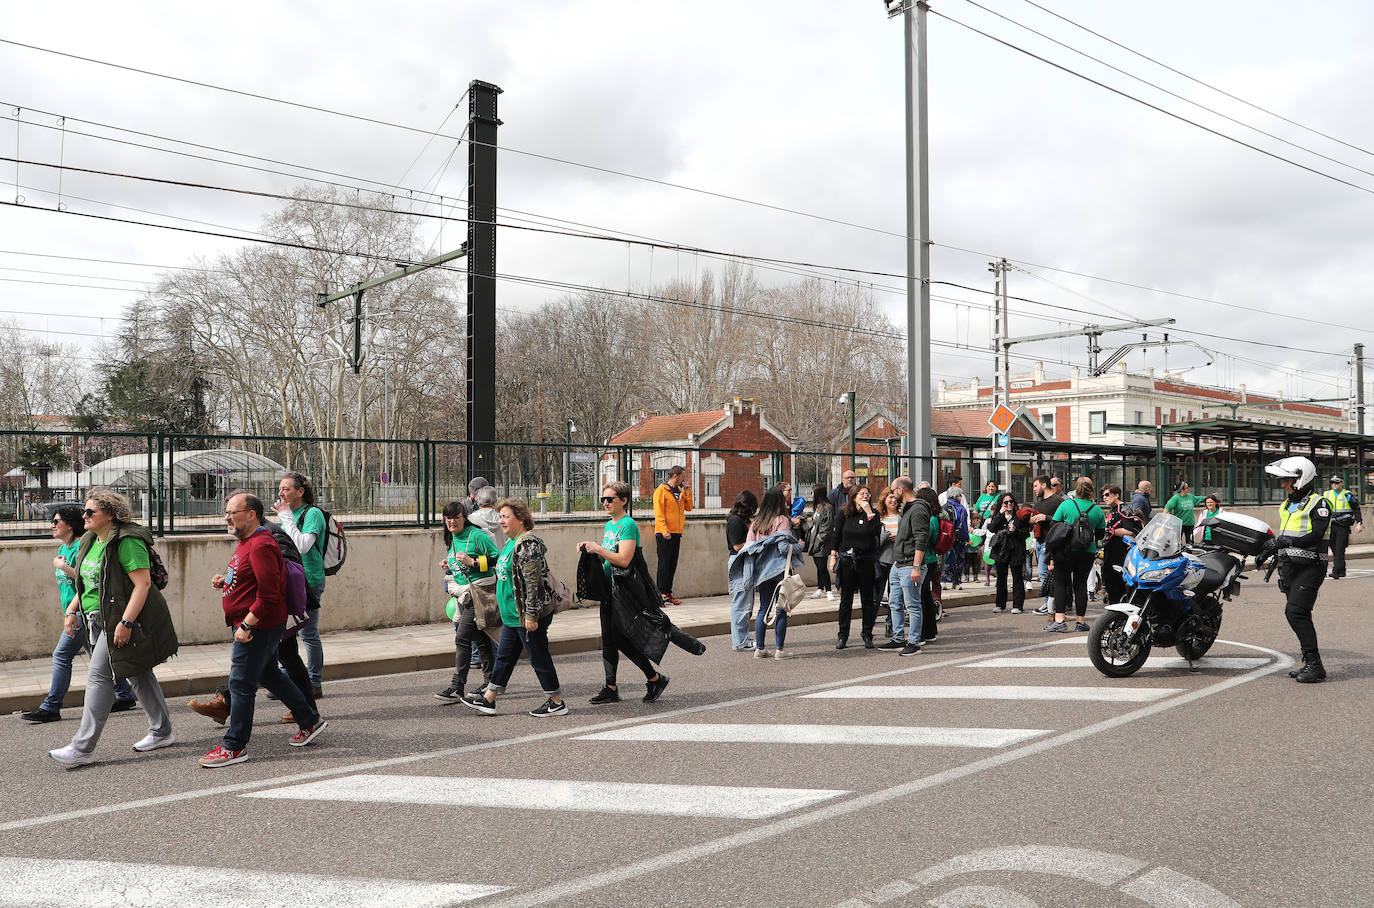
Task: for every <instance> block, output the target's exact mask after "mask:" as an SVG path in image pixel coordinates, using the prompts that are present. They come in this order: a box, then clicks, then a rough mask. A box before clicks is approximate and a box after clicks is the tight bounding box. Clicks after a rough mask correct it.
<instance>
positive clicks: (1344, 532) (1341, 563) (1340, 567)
mask: <svg viewBox="0 0 1374 908" xmlns="http://www.w3.org/2000/svg"><path fill="white" fill-rule="evenodd" d="M1349 544H1350V524H1348V523H1337V522H1336V521H1334V520H1333V521H1331V576H1332V577H1344V576H1345V547H1346V546H1347V545H1349Z"/></svg>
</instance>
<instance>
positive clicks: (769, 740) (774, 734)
mask: <svg viewBox="0 0 1374 908" xmlns="http://www.w3.org/2000/svg"><path fill="white" fill-rule="evenodd" d="M1049 733H1050V730H1049V729H1040V728H920V727H912V726H905V725H743V724H739V725H731V724H693V723H670V722H651V723H649V724H647V725H635V726H631V727H630V728H618V729H616V730H615V731H606V732H600V733H599V734H593V735H581V736H579V737H577V738H574V739H573V740H574V741H688V742H701V743H711V744H843V745H855V744H860V745H865V744H866V745H873V746H889V747H891V746H895V747H1007V746H1009V745H1011V744H1019V743H1020V742H1022V741H1026V740H1029V739H1031V738H1034V737H1038V736H1039V735H1047V734H1049Z"/></svg>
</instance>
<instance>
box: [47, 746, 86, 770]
mask: <svg viewBox="0 0 1374 908" xmlns="http://www.w3.org/2000/svg"><path fill="white" fill-rule="evenodd" d="M48 756H50V757H52V758H53V759H54V760H56V761H57V762H59V763H61V764H62V765H63V766H85V765H86V764H87V763H94V762H95V751H91V752H90V753H88V754H83V753H82V752H81V751H79V750H77V749H76V748H75V747H73V746H71V745H70V744H68V745H67V746H66V747H59V748H57V750H50V751H48Z"/></svg>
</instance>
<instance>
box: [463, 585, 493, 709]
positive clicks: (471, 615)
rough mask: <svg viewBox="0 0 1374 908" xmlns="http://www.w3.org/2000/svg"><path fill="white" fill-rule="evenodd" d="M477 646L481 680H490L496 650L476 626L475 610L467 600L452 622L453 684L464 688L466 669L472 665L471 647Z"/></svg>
mask: <svg viewBox="0 0 1374 908" xmlns="http://www.w3.org/2000/svg"><path fill="white" fill-rule="evenodd" d="M474 646H476V647H477V658H478V659H479V660H481V664H482V680H483V681H490V680H491V669H492V666H493V665H494V664H495V663H496V651H495V648H494V647H493V646H492V645H491V638H490V637H488V636H487V635H486V632H485V631H482V630H479V629H478V627H477V611H476V609H475V608H474V606H473V605H472V602H471V600H469V602H468V604H467V605H464V606H461V607H460V608H459V610H458V620H457V621H455V622H454V623H453V649H454V657H453V686H454V687H456V688H458V689H459V690H466V689H467V685H468V669H469V668H471V667H472V648H473V647H474Z"/></svg>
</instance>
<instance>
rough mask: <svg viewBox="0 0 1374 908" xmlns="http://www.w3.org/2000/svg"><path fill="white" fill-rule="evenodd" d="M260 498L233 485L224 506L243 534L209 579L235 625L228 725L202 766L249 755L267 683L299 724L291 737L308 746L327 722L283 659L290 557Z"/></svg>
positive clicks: (231, 624)
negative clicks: (290, 676) (284, 668)
mask: <svg viewBox="0 0 1374 908" xmlns="http://www.w3.org/2000/svg"><path fill="white" fill-rule="evenodd" d="M264 510H265V508H264V507H263V503H262V499H260V498H258V496H256V495H254V494H252V493H251V492H244V491H239V492H234V493H232V494H231V495H230V496H229V500H228V501H227V502H226V503H225V506H224V522H225V523H226V524H228V527H229V532H230V533H231V534H232V535H233V536H234V538H235V539H237V540H238V541H239V544H238V546H236V547H235V549H234V554H233V556H232V557H230V559H229V566H228V567H227V568H226V569H225V572H224V573H223V574H216V575H215V576H214V577H213V578H212V579H211V580H210V585H211V586H213V587H214V588H215V589H217V590H220V591H221V592H222V594H223V600H222V602H221V606H222V607H223V609H224V623H225V624H226V625H228V626H229V627H232V628H233V629H234V646H233V650H232V651H231V655H230V657H229V692H230V694H231V697H230V706H229V727H228V728H227V729H226V730H225V733H224V742H223V743H222V744H220V745H219V746H217V747H215V748H214V749H213V750H211V751H210V752H209V753H207V754H206V755H205V756H203V757H201V758H200V765H201V766H209V767H216V766H228V765H230V764H231V763H242V762H243V761H244V760H247V759H248V752H247V748H248V739H249V736H250V735H251V734H252V733H253V709H254V705H255V702H256V700H257V693H258V685H259V684H261V685H262V686H263V687H266V688H267V689H268V690H269V691H271V692H272V693H274V694H276V695H277V696H278V698H280V699H281V700H282V702H284V703H285V704H286V705H287V706H288V707H290V709H291V715H292V716H293V717H295V721H296V725H297V727H298V728H299V729H300V730H299V731H297V732H296V734H294V735H292V736H291V740H290V741H289V742H288V743H290V744H291V745H292V746H293V747H304V746H305V745H307V744H309V743H310V742H311V741H314V740H315V738H317V737H318V736H319V734H320V732H322V731H324V728H325V726H326V725H327V724H328V723H327V722H325V721H324V720H323V719H321V718H320V714H319V713H318V712H316V711H315V709H314V707H312V706H311V705H310V703H309V701H307V700H306V698H305V697H304V696H302V695H301V692H300V690H299V689H297V687H296V685H294V684H292V683H291V681H290V679H288V678H287V677H286V675H285V674H284V673H283V672H282V670H281V667H280V666H278V665H277V659H276V656H277V644H278V643H280V642H281V638H282V634H283V633H284V632H285V630H286V595H285V594H286V562H285V561H284V560H283V558H282V554H281V548H280V547H279V546H278V545H277V541H276V540H275V539H273V538H272V534H271V533H269V532H268V531H267V528H266V527H265V526H263V523H264V514H263V512H264Z"/></svg>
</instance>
